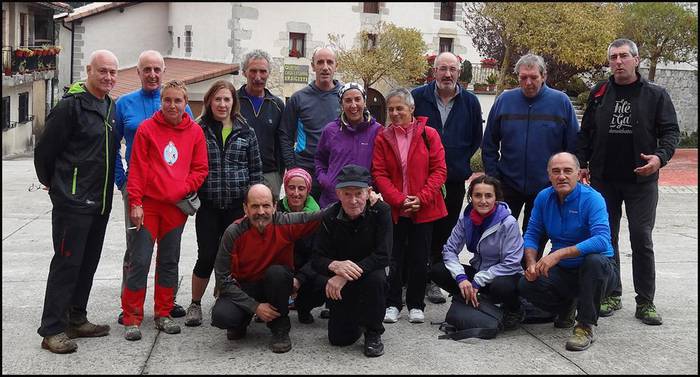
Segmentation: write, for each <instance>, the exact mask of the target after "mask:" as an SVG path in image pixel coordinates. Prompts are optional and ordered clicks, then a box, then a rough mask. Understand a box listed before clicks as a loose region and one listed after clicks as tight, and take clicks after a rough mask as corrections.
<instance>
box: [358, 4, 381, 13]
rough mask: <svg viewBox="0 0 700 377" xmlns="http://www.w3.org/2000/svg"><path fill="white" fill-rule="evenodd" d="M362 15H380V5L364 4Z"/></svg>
mask: <svg viewBox="0 0 700 377" xmlns="http://www.w3.org/2000/svg"><path fill="white" fill-rule="evenodd" d="M362 13H376V14H379V3H378V2H376V1H373V2H363V3H362Z"/></svg>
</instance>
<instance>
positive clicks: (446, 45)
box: [440, 38, 453, 52]
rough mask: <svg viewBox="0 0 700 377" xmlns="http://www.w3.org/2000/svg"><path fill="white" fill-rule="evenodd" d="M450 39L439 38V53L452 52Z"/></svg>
mask: <svg viewBox="0 0 700 377" xmlns="http://www.w3.org/2000/svg"><path fill="white" fill-rule="evenodd" d="M452 41H453V39H452V38H440V52H445V51H449V52H452Z"/></svg>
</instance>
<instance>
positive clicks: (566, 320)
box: [554, 301, 576, 329]
mask: <svg viewBox="0 0 700 377" xmlns="http://www.w3.org/2000/svg"><path fill="white" fill-rule="evenodd" d="M575 324H576V301H574V302H573V303H571V306H570V307H568V308H566V309H564V311H562V312H559V314H558V315H557V319H555V320H554V327H556V328H558V329H568V328H571V327H574V325H575Z"/></svg>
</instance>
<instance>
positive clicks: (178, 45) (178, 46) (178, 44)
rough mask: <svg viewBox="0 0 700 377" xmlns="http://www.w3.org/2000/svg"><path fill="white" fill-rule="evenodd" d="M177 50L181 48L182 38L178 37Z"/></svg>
mask: <svg viewBox="0 0 700 377" xmlns="http://www.w3.org/2000/svg"><path fill="white" fill-rule="evenodd" d="M177 48H180V37H177Z"/></svg>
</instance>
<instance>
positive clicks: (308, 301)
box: [294, 274, 326, 312]
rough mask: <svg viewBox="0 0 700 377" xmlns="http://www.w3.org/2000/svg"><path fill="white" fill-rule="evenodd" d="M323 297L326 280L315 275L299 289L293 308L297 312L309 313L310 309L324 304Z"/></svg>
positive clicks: (324, 295)
mask: <svg viewBox="0 0 700 377" xmlns="http://www.w3.org/2000/svg"><path fill="white" fill-rule="evenodd" d="M325 297H326V280H325V279H324V278H323V277H321V276H320V275H318V274H317V275H314V278H313V279H309V280H307V281H305V282H304V283H303V284H302V285H301V287H299V292H298V294H297V298H296V299H295V300H294V306H295V307H296V309H297V312H310V311H311V309H313V308H315V307H317V306H321V305H323V304H324V303H325V302H326V300H325Z"/></svg>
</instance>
